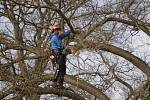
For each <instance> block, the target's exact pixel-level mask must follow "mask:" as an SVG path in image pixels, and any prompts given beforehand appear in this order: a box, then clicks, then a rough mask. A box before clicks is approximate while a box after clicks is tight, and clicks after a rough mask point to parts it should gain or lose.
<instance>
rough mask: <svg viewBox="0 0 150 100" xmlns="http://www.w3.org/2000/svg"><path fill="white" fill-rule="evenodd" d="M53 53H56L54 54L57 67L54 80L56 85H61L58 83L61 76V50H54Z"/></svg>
mask: <svg viewBox="0 0 150 100" xmlns="http://www.w3.org/2000/svg"><path fill="white" fill-rule="evenodd" d="M53 54H54V56H55V58H54V59H55V67H56V71H55V74H54V77H53V82H54V84H53V85H55V86H57V85H59V84H58V78H59V76H60V75H59V74H60V67H59V65H60V64H59V63H60V58H61V57H60V56H61V55H60V52H59V51H57V50H54V51H53Z"/></svg>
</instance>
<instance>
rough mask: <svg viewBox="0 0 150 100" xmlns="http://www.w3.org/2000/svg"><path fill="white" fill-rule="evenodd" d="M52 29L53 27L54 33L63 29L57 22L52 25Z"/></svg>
mask: <svg viewBox="0 0 150 100" xmlns="http://www.w3.org/2000/svg"><path fill="white" fill-rule="evenodd" d="M50 29H51V31H52V33H54V34H59V31H60V30H61V28H60V25H59V24H57V23H54V25H51V26H50Z"/></svg>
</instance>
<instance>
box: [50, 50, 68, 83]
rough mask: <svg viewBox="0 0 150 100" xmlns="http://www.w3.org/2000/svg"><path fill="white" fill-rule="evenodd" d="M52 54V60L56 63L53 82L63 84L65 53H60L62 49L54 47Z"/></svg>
mask: <svg viewBox="0 0 150 100" xmlns="http://www.w3.org/2000/svg"><path fill="white" fill-rule="evenodd" d="M52 52H53V54H54V57H55V58H54V60H55V61H54V62H55V65H57V66H56V67H57V69H56V72H55V74H54V80H53V81H54V82H57V83H58V84H59V85H63V81H64V76H65V74H66V55H65V54H63V53H62V50H59V49H56V50H53V51H52Z"/></svg>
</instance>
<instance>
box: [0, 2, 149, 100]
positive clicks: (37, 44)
mask: <svg viewBox="0 0 150 100" xmlns="http://www.w3.org/2000/svg"><path fill="white" fill-rule="evenodd" d="M149 5H150V1H149V0H125V1H124V0H114V1H111V0H105V1H104V0H20V1H18V0H1V1H0V23H1V28H0V82H1V83H0V84H1V87H0V90H1V91H0V99H10V98H11V99H14V100H15V99H16V100H18V99H23V98H25V99H29V100H38V99H40V98H43V97H44V98H48V95H46V94H51V95H49V96H50V98H57V99H59V98H62V99H64V98H65V97H68V98H71V99H74V100H77V99H79V100H85V99H89V100H95V99H98V100H109V99H113V96H112V95H114V94H115V93H116V92H114V91H115V90H116V91H117V90H119V93H120V94H121V95H120V97H119V100H120V99H123V100H124V99H129V98H131V99H133V100H136V99H138V98H141V99H143V100H144V99H145V100H146V99H147V100H148V99H149V98H150V95H149V94H150V83H149V78H150V68H149V61H150V60H149V57H150V56H149V55H150V54H149V48H148V47H149V36H150V31H149V30H150V22H149V18H150V13H149V10H150V6H149ZM57 19H60V20H61V24H62V27H63V25H64V26H65V27H68V28H69V29H70V30H71V32H72V33H73V34H74V35H73V36H74V38H69V39H68V40H67V41H66V43H68V41H76V42H77V43H78V44H77V46H76V48H75V49H76V52H75V53H74V54H72V55H68V56H67V58H68V61H67V73H68V74H67V75H66V76H65V87H67V89H64V90H60V89H56V88H53V87H51V80H52V74H53V71H52V69H49V68H52V66H51V64H50V62H49V60H48V59H47V53H46V52H45V50H46V49H47V48H49V40H48V35H49V34H50V31H49V25H50V24H51V23H52V22H54V21H55V20H57ZM76 27H80V29H81V31H80V35H77V34H76V31H75V28H76ZM141 40H143V41H141ZM46 96H47V97H46ZM57 96H59V97H57Z"/></svg>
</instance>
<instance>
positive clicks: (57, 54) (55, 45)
mask: <svg viewBox="0 0 150 100" xmlns="http://www.w3.org/2000/svg"><path fill="white" fill-rule="evenodd" d="M50 29H51V31H52V34H50V35H49V38H50V41H51V43H50V46H51V49H52V54H53V56H54V62H55V64H54V65H55V67H57V70H56V72H55V74H54V79H53V85H54V86H55V87H59V88H63V81H64V75H65V74H66V54H65V53H64V49H65V47H64V44H63V43H62V39H64V38H65V37H67V36H69V35H70V31H69V30H67V31H64V32H63V33H61V34H60V30H61V28H60V25H59V24H58V23H54V25H52V26H50Z"/></svg>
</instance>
